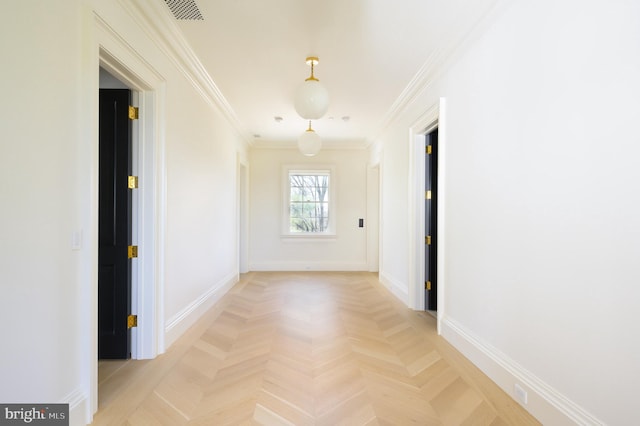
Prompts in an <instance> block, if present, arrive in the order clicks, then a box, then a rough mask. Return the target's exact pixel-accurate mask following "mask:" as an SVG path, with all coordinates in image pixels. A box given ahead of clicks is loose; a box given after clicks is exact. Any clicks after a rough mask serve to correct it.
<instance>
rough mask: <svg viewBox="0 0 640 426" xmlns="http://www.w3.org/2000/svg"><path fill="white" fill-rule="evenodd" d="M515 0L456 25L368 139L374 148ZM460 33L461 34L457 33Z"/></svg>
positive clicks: (497, 4) (499, 2)
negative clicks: (472, 20)
mask: <svg viewBox="0 0 640 426" xmlns="http://www.w3.org/2000/svg"><path fill="white" fill-rule="evenodd" d="M511 3H512V0H495V1H494V2H493V3H491V4H490V5H488V6H487V8H486V9H485V10H484V11H483V12H481V13H480V16H478V19H477V20H476V21H475V23H474V24H473V25H472V26H471V27H470V28H468V29H467V30H466V31H465V28H463V27H462V24H461V23H458V26H454V27H452V28H451V29H450V30H451V31H450V34H452V36H450V37H449V38H448V39H447V38H445V39H444V40H443V42H442V43H441V44H440V46H441V47H439V48H438V49H436V50H435V51H434V52H433V53H432V54H431V55H430V56H429V58H427V60H426V61H425V63H424V64H423V65H422V66H421V67H420V69H419V70H418V72H417V73H416V74H415V75H414V77H413V78H412V79H411V81H410V82H409V83H408V84H407V86H406V87H405V88H404V90H403V91H402V93H401V94H400V96H398V98H397V99H396V101H395V102H394V103H393V104H392V105H391V108H389V110H388V111H387V113H386V114H385V117H384V119H383V120H382V121H381V122H380V125H379V126H378V127H377V128H376V129H375V130H374V132H373V133H371V135H370V136H369V137H368V138H367V143H366V145H367V146H368V147H374V146H375V145H376V143H377V140H378V139H379V137H380V136H381V135H382V134H383V133H384V132H385V131H386V130H387V129H388V128H389V127H390V126H392V125H393V124H394V123H396V122H397V121H398V120H399V119H400V117H401V116H402V114H403V113H404V112H405V111H406V110H407V109H408V108H409V106H411V105H412V103H413V102H414V101H415V100H416V98H418V97H419V96H420V95H421V94H422V93H424V91H425V90H427V89H428V88H429V86H430V85H431V84H433V82H434V81H435V80H436V79H437V78H438V77H439V76H441V75H442V74H443V73H444V72H445V71H446V70H447V69H448V68H449V67H450V66H451V64H453V63H454V62H455V59H456V58H458V57H459V56H460V55H461V54H462V53H463V52H465V51H466V49H467V48H469V46H471V45H472V44H473V42H474V41H475V40H477V39H478V38H479V37H480V36H481V35H482V34H484V32H485V31H486V30H487V28H488V27H489V26H490V25H491V24H492V23H493V22H494V21H495V20H496V19H497V18H498V17H499V16H501V15H502V12H503V11H504V10H505V9H506V7H507V6H508V5H509V4H511ZM456 34H459V35H458V36H455V35H456Z"/></svg>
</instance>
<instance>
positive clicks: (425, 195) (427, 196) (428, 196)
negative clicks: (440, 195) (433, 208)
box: [424, 191, 431, 200]
mask: <svg viewBox="0 0 640 426" xmlns="http://www.w3.org/2000/svg"><path fill="white" fill-rule="evenodd" d="M424 198H425V200H430V199H431V191H425V192H424Z"/></svg>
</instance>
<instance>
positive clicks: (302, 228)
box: [289, 173, 329, 232]
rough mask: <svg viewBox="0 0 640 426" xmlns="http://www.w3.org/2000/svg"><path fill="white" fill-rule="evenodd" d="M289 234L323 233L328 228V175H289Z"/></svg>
mask: <svg viewBox="0 0 640 426" xmlns="http://www.w3.org/2000/svg"><path fill="white" fill-rule="evenodd" d="M289 185H290V195H289V202H290V203H289V230H290V232H325V231H326V230H327V229H328V226H329V175H328V174H326V173H318V174H313V173H290V174H289Z"/></svg>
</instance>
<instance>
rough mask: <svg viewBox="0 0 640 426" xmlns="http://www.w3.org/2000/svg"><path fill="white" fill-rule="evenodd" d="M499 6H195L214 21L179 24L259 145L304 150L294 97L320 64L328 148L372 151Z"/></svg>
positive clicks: (452, 0) (464, 2) (425, 2)
mask: <svg viewBox="0 0 640 426" xmlns="http://www.w3.org/2000/svg"><path fill="white" fill-rule="evenodd" d="M157 1H159V2H161V1H163V0H157ZM495 2H496V0H394V1H392V0H315V1H312V0H195V3H196V5H197V6H198V8H199V9H200V12H201V13H202V15H203V17H204V19H203V20H176V21H175V22H176V23H177V25H178V27H179V28H180V30H181V31H182V32H183V34H184V36H185V38H186V40H187V41H188V43H189V44H190V46H191V48H192V49H193V51H194V52H195V54H196V55H197V56H198V58H199V60H200V61H201V62H202V64H203V65H204V67H205V68H206V70H207V72H208V74H209V75H210V76H211V78H212V79H213V81H214V82H215V85H216V86H217V88H218V89H219V91H220V92H221V93H222V95H223V96H224V98H225V99H226V100H227V102H228V104H229V105H230V106H231V109H232V110H233V112H234V113H235V115H236V116H237V118H238V120H239V122H240V127H241V129H240V130H241V131H242V132H243V133H244V136H245V137H246V138H247V140H248V142H249V143H251V144H253V145H255V146H286V145H288V144H290V145H293V144H295V142H296V140H297V138H298V136H299V135H300V134H301V133H302V132H304V130H305V129H306V128H307V122H306V121H305V120H304V119H302V118H300V117H299V116H298V115H297V114H296V112H295V110H294V108H293V97H294V93H295V89H296V87H297V86H298V85H299V84H301V83H302V82H303V81H304V79H305V78H307V77H308V76H309V72H310V68H309V67H308V66H307V65H306V64H305V58H306V57H307V56H317V57H319V59H320V63H319V65H317V66H316V68H315V76H316V77H317V78H318V79H319V80H320V81H321V82H322V84H323V85H324V86H325V87H326V88H327V90H328V91H329V96H330V106H329V111H328V113H327V114H326V116H325V117H324V118H322V119H320V120H317V121H315V122H314V123H313V128H314V129H315V130H316V131H317V133H318V134H319V135H320V136H321V137H322V140H323V145H324V146H326V147H328V146H332V145H342V146H367V145H368V144H369V143H370V142H371V141H372V140H373V139H374V138H375V137H376V135H377V134H378V133H379V132H380V131H381V130H382V129H383V127H384V126H385V125H386V124H387V123H388V122H389V121H390V120H392V119H393V116H394V114H395V113H396V112H397V110H398V105H401V104H402V101H403V100H405V99H408V98H409V97H410V95H411V91H412V90H416V88H417V87H418V86H417V85H416V82H419V81H420V80H421V79H422V80H424V78H425V75H428V72H429V71H430V67H433V66H435V65H437V61H438V60H440V59H441V58H443V57H446V53H447V52H448V51H449V50H451V47H452V46H455V45H457V43H459V42H460V40H462V39H463V37H464V35H465V34H467V33H468V31H469V30H470V29H471V28H472V27H473V25H475V24H476V23H477V22H478V21H479V20H480V18H481V17H482V16H483V14H485V13H486V12H487V11H488V10H490V7H491V6H492V5H494V3H495ZM164 7H166V6H164ZM167 10H168V8H167ZM434 61H435V62H434ZM276 116H279V117H282V121H281V122H279V123H278V122H276V121H275V120H274V117H276ZM343 117H349V119H348V120H343ZM256 135H259V137H258V136H256Z"/></svg>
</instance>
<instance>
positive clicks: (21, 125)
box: [0, 0, 246, 425]
mask: <svg viewBox="0 0 640 426" xmlns="http://www.w3.org/2000/svg"><path fill="white" fill-rule="evenodd" d="M123 5H126V7H131V5H130V3H127V2H123V3H119V2H95V5H94V6H91V3H90V2H85V1H81V0H78V1H67V2H63V3H60V2H42V1H32V0H29V1H21V2H12V3H9V4H7V5H5V8H4V9H3V18H2V25H0V54H2V57H4V58H11V60H7V61H3V66H2V79H0V89H1V90H2V94H3V95H2V100H1V101H0V117H1V118H0V119H1V120H2V138H1V145H0V150H1V151H0V177H1V179H0V182H1V183H0V200H2V201H1V202H2V208H1V209H0V221H1V222H2V223H3V225H2V231H1V232H2V234H1V237H0V283H1V285H2V287H1V288H2V297H0V336H2V342H3V343H2V345H0V377H2V380H1V383H0V401H2V402H34V403H37V402H69V403H71V406H72V407H71V409H72V413H71V417H72V418H71V424H73V425H75V424H85V422H86V421H88V420H89V419H88V417H87V414H90V413H91V407H92V404H94V403H95V401H92V400H91V398H92V396H94V395H93V394H92V392H93V391H94V389H92V386H93V385H95V377H92V375H93V374H95V371H92V368H94V366H95V359H92V354H95V350H96V349H95V333H96V330H93V329H92V326H91V324H94V323H93V321H94V320H95V317H96V315H97V313H96V310H95V306H96V303H97V302H96V299H95V297H96V293H97V290H96V288H97V281H96V276H97V274H96V265H97V230H96V229H97V207H96V206H97V187H96V185H97V180H96V178H97V93H98V69H99V61H98V60H99V56H98V51H99V40H98V32H97V30H96V21H95V19H94V12H95V13H96V14H97V15H98V16H100V19H102V20H103V21H104V22H105V23H106V25H105V26H106V27H108V28H109V31H111V32H112V33H113V34H116V35H117V36H118V37H120V40H121V41H120V42H121V43H122V40H127V42H126V43H127V44H128V47H127V48H128V49H129V50H130V51H131V52H134V53H135V55H133V56H130V57H128V58H122V59H123V60H124V61H125V65H127V64H126V61H127V60H135V61H139V62H144V63H145V64H146V66H147V67H149V68H150V69H153V70H154V72H155V73H156V75H157V76H159V77H158V78H160V79H161V80H162V85H161V87H158V88H157V89H158V93H157V94H158V97H159V98H162V100H163V102H164V103H163V105H164V109H159V110H158V111H157V114H156V119H157V120H158V123H159V125H158V132H159V133H158V135H156V137H157V140H156V142H157V143H158V147H160V146H164V152H157V155H158V156H160V157H163V158H164V164H165V165H166V168H165V169H164V170H163V171H162V172H161V173H162V174H163V175H164V176H165V177H166V182H165V184H166V188H165V189H166V193H164V196H165V197H166V205H165V206H163V208H166V211H164V215H165V217H166V223H164V222H162V223H158V226H159V227H160V228H163V231H164V235H165V238H166V240H165V243H166V244H165V247H164V255H165V257H164V261H165V262H164V264H163V265H161V266H162V268H161V269H163V270H164V271H165V272H166V273H165V275H164V277H159V278H158V279H159V280H160V278H164V284H165V286H164V288H162V289H161V290H162V291H164V300H165V302H166V303H165V306H164V307H163V308H164V312H165V314H164V316H165V317H164V320H165V322H166V323H167V330H159V332H160V333H161V334H163V333H165V331H167V332H168V333H169V334H168V337H167V344H169V343H171V342H172V341H173V340H174V339H175V337H177V335H179V333H180V332H182V330H184V329H185V328H186V327H187V326H188V325H189V324H190V323H192V322H193V321H194V320H195V319H196V317H197V315H198V314H199V312H201V309H202V307H204V306H207V305H208V304H210V303H212V301H213V300H215V299H216V298H217V297H219V296H220V295H221V293H223V292H224V291H225V289H226V288H227V287H228V286H229V285H231V284H233V282H235V280H236V279H237V274H238V271H237V264H238V258H237V252H238V249H237V232H236V229H237V219H236V217H237V212H236V205H237V200H236V198H237V197H236V182H237V178H236V161H237V158H238V152H237V151H238V149H240V151H242V148H241V147H242V144H243V142H242V141H241V139H240V137H239V136H238V134H237V133H236V131H235V130H234V128H233V127H232V126H231V125H230V124H229V123H228V122H227V121H226V120H225V118H224V115H223V113H222V111H221V110H220V109H218V108H217V107H216V106H215V102H214V101H213V100H212V98H211V97H210V96H208V95H207V94H208V93H209V92H207V90H206V88H205V89H204V90H203V89H202V87H199V88H196V87H194V83H193V82H194V81H197V79H191V78H189V77H187V76H186V75H185V73H187V72H188V71H187V69H188V67H187V66H186V65H185V63H183V62H181V61H180V60H179V59H176V58H175V56H172V55H173V54H172V53H170V50H169V49H165V48H163V47H162V46H163V44H162V43H156V42H154V41H152V40H151V39H150V38H149V31H150V30H149V28H147V29H143V28H142V27H141V26H140V22H142V21H139V20H137V19H143V18H141V17H138V18H137V19H133V18H132V15H131V13H132V12H131V11H130V10H125V9H124V8H123V7H124V6H123ZM93 7H95V8H96V9H93ZM160 7H162V8H164V5H163V4H160ZM167 13H168V12H167ZM152 22H153V20H152ZM110 53H111V54H114V55H115V56H117V54H118V53H121V52H110ZM125 56H126V55H125ZM154 89H155V88H150V90H154ZM240 154H241V156H243V155H246V154H245V153H242V152H241V153H240ZM144 184H145V183H144V182H141V185H144ZM74 232H76V233H77V232H81V235H82V241H81V243H82V246H81V248H80V249H79V250H72V249H71V236H72V234H73V233H74ZM141 250H144V247H141ZM159 282H160V281H159ZM160 312H162V309H160ZM92 366H93V367H92Z"/></svg>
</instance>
